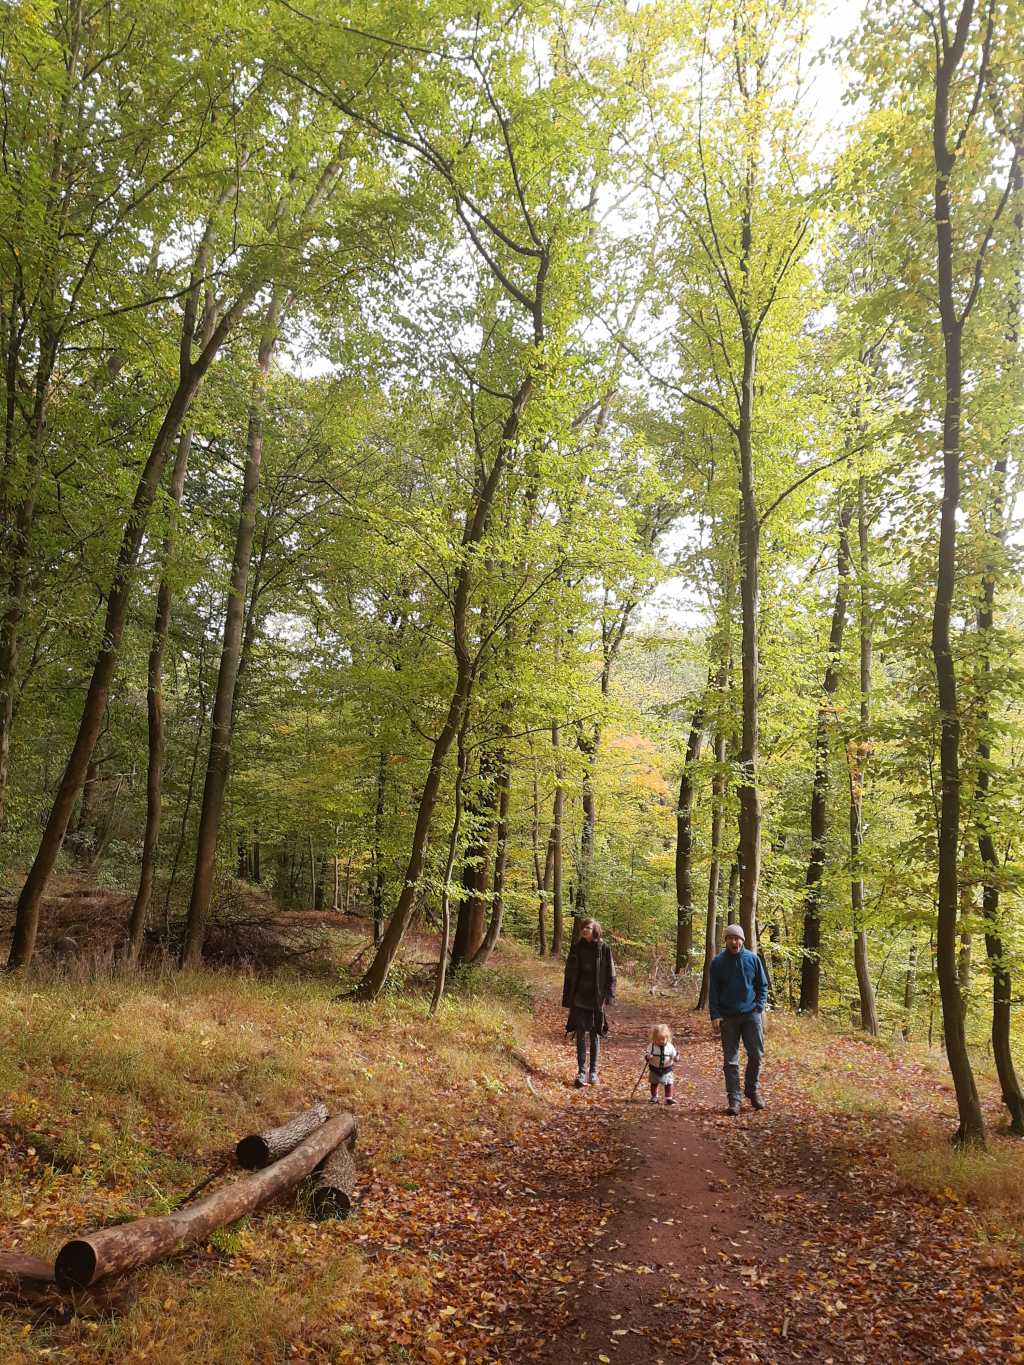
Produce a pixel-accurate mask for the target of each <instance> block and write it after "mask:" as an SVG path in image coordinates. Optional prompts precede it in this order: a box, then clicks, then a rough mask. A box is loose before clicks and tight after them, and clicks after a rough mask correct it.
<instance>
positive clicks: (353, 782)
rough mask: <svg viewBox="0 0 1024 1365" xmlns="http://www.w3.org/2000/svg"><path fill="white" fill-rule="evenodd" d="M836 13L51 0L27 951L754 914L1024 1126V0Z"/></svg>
mask: <svg viewBox="0 0 1024 1365" xmlns="http://www.w3.org/2000/svg"><path fill="white" fill-rule="evenodd" d="M822 23H823V21H822V20H821V19H820V17H819V16H816V14H815V7H814V6H813V5H811V4H804V3H802V2H800V0H792V2H787V3H784V2H783V0H722V2H721V3H718V4H716V5H714V6H711V5H709V4H700V3H692V4H691V3H676V0H664V2H659V3H658V4H648V5H644V4H628V5H627V4H621V3H613V2H612V0H579V2H578V3H575V2H573V0H570V3H568V4H558V5H554V4H547V3H539V2H537V0H528V2H527V3H511V0H509V2H508V3H504V2H503V0H496V3H485V4H480V3H474V4H472V5H469V4H462V3H460V2H459V0H437V2H436V3H435V0H407V3H402V2H401V0H398V2H396V0H387V3H383V2H382V3H372V0H354V2H353V3H342V2H341V0H322V3H319V4H317V5H316V6H315V7H313V6H310V7H309V10H308V12H306V11H305V10H304V8H303V7H302V6H301V5H291V4H288V3H285V2H284V0H270V3H268V4H266V5H253V4H250V3H246V2H245V0H237V2H235V3H232V2H225V3H222V2H221V0H204V3H186V4H182V3H180V0H176V3H174V4H170V3H167V2H166V0H148V2H147V3H146V4H145V5H142V4H140V3H135V0H127V2H126V3H119V4H116V5H115V4H112V3H108V2H107V0H95V2H94V3H85V2H84V0H69V2H68V3H44V2H42V0H25V3H19V4H12V5H7V6H5V7H4V8H3V11H2V13H0V96H2V115H3V117H2V121H0V153H2V166H3V175H2V180H0V349H2V355H3V364H2V367H0V386H2V392H3V452H2V467H0V526H2V532H0V610H2V622H0V854H2V859H3V879H4V882H5V884H6V885H7V886H8V887H9V888H10V889H11V890H12V891H13V892H15V893H16V894H17V895H18V899H17V903H16V906H15V908H14V911H13V921H14V923H13V936H12V944H11V950H10V966H11V967H12V968H25V967H27V966H28V965H29V964H30V963H31V962H32V959H33V956H34V953H35V948H36V941H37V935H38V931H39V924H40V913H41V909H42V910H45V907H46V904H47V901H46V897H47V893H48V891H50V892H52V890H53V886H54V880H53V879H54V878H55V877H58V878H59V877H62V876H64V877H66V876H68V875H70V874H74V875H75V876H80V875H81V874H88V875H89V876H90V877H92V878H94V879H96V880H97V881H98V882H99V883H100V884H105V885H109V886H116V887H122V888H130V889H131V891H132V894H133V897H134V904H133V905H132V906H131V909H130V912H129V913H127V914H126V915H125V922H124V925H123V940H124V951H125V953H126V954H127V956H128V957H129V958H131V959H136V958H137V957H138V956H139V954H140V953H142V952H143V951H144V950H148V949H149V948H150V947H152V946H153V945H154V944H159V943H162V944H163V945H164V946H165V947H171V948H173V950H174V951H175V952H176V953H178V954H179V955H180V960H181V961H182V963H183V964H184V965H186V966H188V965H194V964H197V963H198V962H199V961H200V960H201V958H202V954H203V948H204V943H205V942H206V937H207V932H208V929H209V927H210V925H211V923H214V922H216V920H217V919H218V916H223V915H224V914H225V913H226V912H227V911H228V910H229V909H230V905H231V902H232V899H233V898H235V897H237V895H238V890H239V884H240V883H250V884H258V885H260V886H262V887H263V888H265V889H266V891H267V892H268V893H270V894H272V895H273V897H274V898H275V899H276V900H277V901H278V902H281V903H284V904H285V905H290V906H301V907H311V906H312V907H317V908H328V909H340V910H343V911H347V912H349V913H354V914H360V915H363V916H365V917H366V920H367V925H368V931H369V928H370V927H371V926H372V934H373V939H374V944H375V949H374V951H373V952H372V953H371V954H369V955H368V957H367V966H366V969H365V973H364V975H363V977H362V979H361V981H360V982H359V984H358V986H357V988H356V992H357V995H358V997H359V998H362V999H373V998H375V997H376V996H377V995H379V993H380V992H381V991H382V990H383V989H385V987H386V986H388V987H390V986H394V985H396V984H397V985H398V986H399V987H400V984H401V980H400V973H396V957H397V954H398V949H399V946H400V944H401V941H402V938H403V935H404V934H405V932H406V930H407V928H408V927H409V925H410V924H411V923H412V922H413V921H414V919H415V918H416V917H417V916H418V917H421V918H422V919H424V920H425V921H426V922H427V923H428V924H433V925H435V926H437V927H439V928H440V929H441V932H442V944H443V952H442V956H443V957H446V956H447V951H446V949H447V945H448V944H449V942H450V945H451V963H450V967H451V969H459V968H461V967H463V966H464V965H465V964H467V963H477V964H479V963H482V962H484V961H486V959H487V957H488V955H489V953H490V951H491V950H492V949H493V947H494V945H495V943H496V942H497V940H498V938H499V936H500V934H502V933H504V934H510V935H514V936H515V937H517V938H522V939H532V941H533V942H534V943H535V944H536V945H537V947H538V949H539V951H541V952H542V953H548V952H551V953H558V952H560V951H562V950H563V949H564V947H565V946H566V945H567V939H568V934H569V927H568V926H569V917H570V916H571V915H576V916H580V915H582V914H584V913H587V914H593V915H596V916H597V917H599V918H600V919H601V920H602V921H603V922H604V923H605V925H606V927H607V929H608V930H609V932H610V934H611V937H612V941H613V943H615V944H616V945H617V948H618V949H619V950H620V951H622V952H624V953H626V954H632V955H633V956H637V957H641V958H644V957H645V956H646V958H647V959H648V960H650V961H651V962H653V963H657V962H659V961H660V962H662V963H663V964H664V966H665V968H666V969H669V968H674V969H676V970H678V971H679V972H682V973H689V972H697V973H699V972H700V969H701V965H702V962H703V963H704V964H705V965H706V962H707V960H708V957H709V955H710V953H711V952H712V951H713V949H714V947H715V944H716V942H717V941H719V940H720V935H721V930H722V927H723V925H724V923H725V922H726V921H727V919H728V918H730V917H736V918H739V919H740V920H741V922H742V923H743V925H744V928H745V930H746V933H747V937H748V942H749V944H750V945H751V946H755V945H758V944H759V945H760V949H761V951H762V952H763V954H764V956H765V959H766V962H767V965H768V967H769V970H770V973H771V977H772V982H773V994H774V999H775V1002H776V1004H777V1005H779V1006H792V1007H794V1008H800V1009H803V1010H806V1011H810V1012H817V1011H819V1010H821V1011H828V1012H830V1013H833V1014H835V1015H837V1016H839V1017H842V1018H844V1019H847V1020H849V1019H850V1018H851V1011H852V1018H853V1021H854V1022H855V1023H856V1024H857V1025H858V1026H859V1027H862V1028H864V1029H867V1030H868V1031H870V1032H877V1031H878V1030H879V1029H882V1030H884V1031H885V1032H886V1033H887V1034H889V1035H906V1034H907V1033H920V1032H923V1031H924V1030H927V1031H928V1033H929V1036H934V1038H935V1041H936V1042H938V1041H939V1039H940V1037H941V1038H943V1039H944V1042H945V1046H946V1049H947V1052H948V1055H949V1060H950V1064H951V1068H952V1072H953V1076H954V1081H955V1084H956V1089H957V1098H958V1104H959V1110H960V1122H961V1130H960V1135H961V1137H963V1138H965V1139H969V1140H980V1139H981V1137H982V1121H981V1113H980V1109H979V1106H978V1102H977V1096H976V1094H975V1092H974V1084H973V1078H972V1075H971V1049H972V1048H979V1047H984V1046H986V1045H988V1046H991V1047H993V1048H994V1051H995V1055H996V1061H997V1064H998V1066H999V1069H1000V1079H1001V1083H1002V1086H1003V1091H1004V1095H1005V1098H1006V1100H1007V1103H1008V1105H1009V1107H1010V1112H1011V1116H1012V1119H1013V1123H1014V1126H1015V1128H1017V1129H1019V1130H1020V1131H1022V1132H1024V1103H1022V1099H1021V1092H1020V1089H1019V1086H1018V1084H1017V1080H1016V1076H1015V1074H1014V1071H1013V1058H1012V1050H1013V1040H1012V1038H1011V1013H1012V1010H1011V1007H1012V1004H1013V1003H1015V1002H1019V998H1020V961H1021V953H1022V949H1024V926H1022V921H1021V870H1022V865H1021V852H1020V843H1021V834H1022V823H1024V805H1022V796H1024V791H1022V777H1021V762H1020V759H1021V751H1022V745H1024V717H1022V706H1021V695H1020V694H1021V681H1022V676H1024V674H1022V664H1024V641H1022V634H1021V627H1022V606H1024V597H1022V593H1021V580H1020V567H1021V553H1020V544H1021V542H1020V513H1021V508H1022V503H1021V474H1022V466H1021V438H1022V422H1024V388H1022V382H1021V381H1022V346H1021V299H1022V289H1021V283H1022V271H1024V248H1022V238H1024V190H1022V181H1024V165H1022V153H1024V43H1022V42H1021V41H1020V39H1021V34H1022V31H1024V6H1022V5H1021V4H1020V3H1019V0H1011V2H1010V3H1006V4H996V3H995V2H994V0H989V2H988V3H982V4H977V3H975V0H963V2H962V3H961V4H959V5H956V4H954V5H952V6H950V5H949V4H947V3H946V0H934V3H932V4H930V5H928V4H924V3H917V0H888V2H886V3H882V4H878V5H874V6H871V7H870V9H869V10H868V11H867V12H866V14H865V16H864V18H863V20H862V22H861V23H860V25H859V26H858V27H857V28H856V29H855V31H854V32H853V33H852V35H851V36H850V37H848V38H846V39H844V40H843V41H842V42H841V43H836V44H833V45H832V46H831V47H830V48H829V49H828V50H827V53H826V54H825V55H824V56H823V55H822V54H821V53H820V51H817V49H818V48H820V39H821V32H822V31H823V30H822ZM812 30H813V32H814V34H815V42H814V43H812V41H811V36H810V34H811V31H812ZM816 45H817V46H816ZM816 52H817V55H815V54H816ZM836 90H841V91H842V92H843V96H844V99H845V100H846V108H845V111H844V113H843V117H842V118H841V119H838V120H833V121H832V122H833V123H834V124H837V126H829V123H828V120H827V118H826V117H825V114H826V113H827V112H828V109H829V107H830V105H833V104H834V105H835V108H836V111H837V112H838V109H839V104H838V101H837V100H836V99H835V91H836ZM823 110H824V112H823ZM659 587H660V592H659ZM673 601H677V602H681V603H682V606H679V605H676V606H674V607H673V606H672V605H671V604H672V602H673ZM652 603H653V605H652ZM75 946H76V948H78V949H81V950H85V949H86V948H87V946H88V945H85V944H81V945H75ZM442 988H443V977H439V980H438V990H439V991H440V990H441V989H442Z"/></svg>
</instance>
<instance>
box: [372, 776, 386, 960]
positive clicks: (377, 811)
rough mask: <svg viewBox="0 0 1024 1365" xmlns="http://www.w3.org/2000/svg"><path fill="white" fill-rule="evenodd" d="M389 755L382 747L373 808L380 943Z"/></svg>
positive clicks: (375, 939)
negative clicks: (385, 805)
mask: <svg viewBox="0 0 1024 1365" xmlns="http://www.w3.org/2000/svg"><path fill="white" fill-rule="evenodd" d="M387 767H388V761H387V755H386V754H385V752H384V750H383V749H381V751H380V755H379V757H378V760H377V799H376V802H375V804H374V808H373V889H372V891H371V893H370V895H371V902H372V908H373V942H374V945H375V946H376V945H378V944H379V943H380V940H381V936H382V934H383V933H384V798H385V795H386V792H387Z"/></svg>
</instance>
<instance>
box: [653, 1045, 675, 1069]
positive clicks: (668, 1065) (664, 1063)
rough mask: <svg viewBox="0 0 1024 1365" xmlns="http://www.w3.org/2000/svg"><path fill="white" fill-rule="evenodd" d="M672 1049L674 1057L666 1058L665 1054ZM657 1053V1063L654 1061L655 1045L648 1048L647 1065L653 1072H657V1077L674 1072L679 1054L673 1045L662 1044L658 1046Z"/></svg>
mask: <svg viewBox="0 0 1024 1365" xmlns="http://www.w3.org/2000/svg"><path fill="white" fill-rule="evenodd" d="M670 1047H671V1048H672V1055H671V1056H670V1057H668V1058H666V1056H665V1053H666V1051H667V1050H668V1049H669V1048H670ZM657 1051H658V1061H655V1060H654V1052H655V1049H654V1047H653V1045H652V1046H651V1047H650V1048H648V1050H647V1065H648V1066H649V1067H650V1068H651V1070H652V1071H653V1072H655V1074H656V1075H658V1076H664V1075H665V1073H666V1072H668V1071H672V1070H674V1068H675V1062H676V1057H677V1056H678V1053H677V1052H676V1050H675V1048H674V1047H672V1044H671V1043H660V1044H659V1045H658V1049H657Z"/></svg>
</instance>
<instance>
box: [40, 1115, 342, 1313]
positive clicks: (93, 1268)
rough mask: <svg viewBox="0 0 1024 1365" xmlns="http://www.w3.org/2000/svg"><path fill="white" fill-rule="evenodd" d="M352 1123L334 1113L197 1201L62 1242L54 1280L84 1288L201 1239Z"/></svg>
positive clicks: (274, 1188) (305, 1166)
mask: <svg viewBox="0 0 1024 1365" xmlns="http://www.w3.org/2000/svg"><path fill="white" fill-rule="evenodd" d="M355 1126H356V1121H355V1119H354V1118H353V1117H352V1115H351V1114H338V1115H337V1117H336V1118H333V1119H328V1121H327V1122H326V1123H325V1124H323V1125H322V1126H321V1127H319V1128H318V1129H317V1130H316V1132H315V1133H313V1134H311V1136H310V1137H308V1138H306V1140H305V1142H302V1143H300V1144H299V1146H298V1147H296V1148H295V1150H294V1151H292V1152H289V1154H288V1155H287V1156H285V1157H282V1158H281V1160H280V1161H275V1162H274V1163H273V1165H271V1166H267V1167H266V1169H265V1170H262V1171H256V1172H254V1173H253V1174H252V1175H246V1176H243V1177H242V1178H241V1179H239V1180H235V1181H233V1182H232V1183H231V1184H230V1185H225V1186H224V1188H223V1189H220V1190H217V1191H216V1193H214V1194H211V1195H208V1196H207V1198H206V1199H201V1200H199V1202H198V1203H195V1204H188V1205H186V1207H185V1208H183V1209H179V1210H178V1211H177V1212H176V1213H171V1214H167V1215H165V1216H163V1217H158V1218H140V1219H138V1220H137V1221H136V1222H134V1223H119V1224H117V1225H116V1226H114V1227H111V1228H104V1229H101V1230H100V1231H98V1232H90V1233H86V1234H85V1235H84V1236H82V1237H77V1238H75V1240H74V1241H71V1242H65V1244H64V1246H62V1247H61V1249H60V1251H59V1252H58V1253H57V1260H56V1264H55V1266H54V1272H55V1274H56V1278H57V1283H58V1284H59V1285H61V1286H63V1287H66V1288H78V1289H84V1288H85V1287H86V1286H88V1285H90V1284H93V1283H95V1281H96V1280H100V1279H104V1278H106V1276H108V1275H116V1274H118V1273H119V1272H120V1271H124V1270H139V1269H141V1268H142V1267H143V1266H147V1265H152V1264H153V1262H154V1261H159V1260H161V1259H162V1258H163V1257H164V1256H171V1255H173V1254H174V1253H175V1252H176V1251H180V1250H181V1249H182V1248H183V1247H186V1246H191V1244H192V1243H193V1242H201V1241H203V1240H205V1238H207V1237H209V1235H210V1233H211V1232H213V1231H214V1230H215V1229H216V1228H221V1227H224V1226H225V1225H226V1224H228V1223H234V1222H236V1221H237V1220H238V1219H239V1218H241V1217H242V1216H243V1215H244V1214H247V1213H254V1212H255V1211H256V1209H259V1208H262V1207H263V1205H264V1204H267V1203H269V1202H270V1200H271V1199H275V1198H277V1196H278V1195H280V1194H284V1193H285V1191H286V1190H291V1189H294V1188H295V1186H296V1185H298V1183H299V1182H300V1181H301V1180H303V1179H304V1178H305V1177H306V1176H307V1175H309V1173H310V1171H312V1170H313V1169H314V1168H315V1167H316V1166H317V1165H318V1164H319V1163H320V1162H321V1161H322V1160H323V1159H324V1157H326V1156H328V1155H329V1154H330V1153H331V1152H333V1151H334V1149H335V1147H337V1146H338V1144H339V1143H340V1142H344V1141H345V1140H346V1138H348V1137H349V1136H350V1135H351V1133H352V1132H353V1131H354V1130H355Z"/></svg>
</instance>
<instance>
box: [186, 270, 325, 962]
mask: <svg viewBox="0 0 1024 1365" xmlns="http://www.w3.org/2000/svg"><path fill="white" fill-rule="evenodd" d="M287 302H288V301H287V300H286V298H285V297H284V296H283V294H282V291H281V290H280V289H279V288H275V290H274V292H273V294H272V296H271V300H270V304H269V306H268V308H267V312H266V316H265V318H264V320H263V327H262V329H261V334H260V344H259V349H258V353H257V364H256V377H255V380H254V383H253V392H252V396H251V398H250V403H249V429H248V435H247V440H246V459H245V471H244V473H243V476H242V497H241V503H240V506H239V512H238V527H237V530H236V533H235V548H234V557H233V562H232V567H231V585H230V587H229V589H228V599H227V605H226V610H225V615H224V642H223V646H222V648H221V656H220V667H219V668H218V671H217V689H216V692H215V694H214V701H213V720H212V723H211V732H210V751H209V756H208V758H207V764H206V780H205V782H204V784H203V800H202V806H201V807H200V814H199V830H198V832H197V835H196V863H195V871H194V874H193V878H192V894H191V897H190V898H189V906H188V915H187V918H186V922H185V939H184V943H183V944H182V953H181V962H182V966H183V967H198V966H199V964H200V962H201V961H202V956H203V939H204V938H205V935H206V921H207V918H208V916H209V912H210V900H211V897H212V895H213V877H214V870H215V867H216V860H217V839H218V836H219V834H220V822H221V817H222V815H223V812H224V794H225V791H226V789H227V781H228V771H229V768H230V764H231V738H232V729H233V725H232V722H233V711H234V701H235V682H236V680H237V677H238V667H239V662H240V658H241V649H242V631H243V628H244V625H245V603H246V591H247V587H248V581H249V564H250V561H251V559H252V547H253V541H254V539H255V535H256V508H257V503H258V500H259V485H260V466H261V464H262V461H263V433H264V420H265V415H264V407H265V403H266V389H267V381H268V378H269V375H270V366H271V361H272V359H273V354H274V348H275V346H276V344H277V338H278V331H279V328H280V324H281V316H282V313H283V311H284V309H285V307H286V305H287ZM313 885H314V888H315V877H314V878H313Z"/></svg>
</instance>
